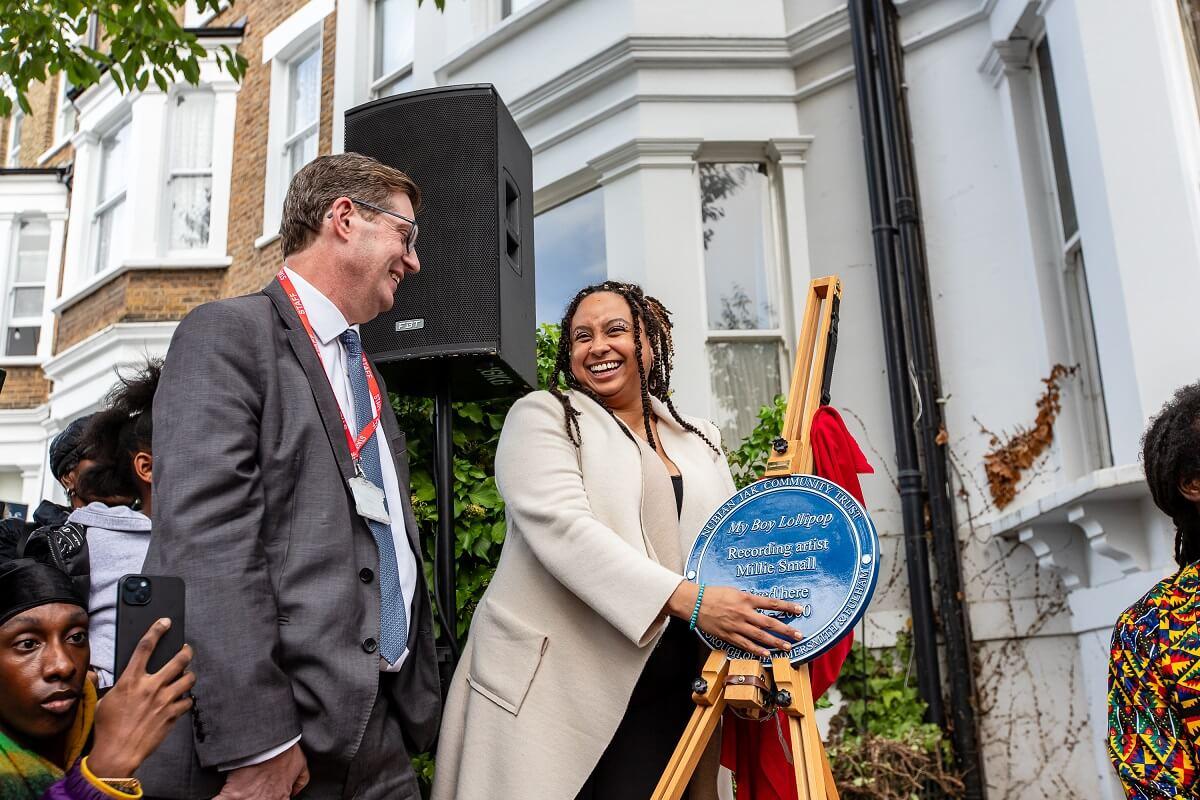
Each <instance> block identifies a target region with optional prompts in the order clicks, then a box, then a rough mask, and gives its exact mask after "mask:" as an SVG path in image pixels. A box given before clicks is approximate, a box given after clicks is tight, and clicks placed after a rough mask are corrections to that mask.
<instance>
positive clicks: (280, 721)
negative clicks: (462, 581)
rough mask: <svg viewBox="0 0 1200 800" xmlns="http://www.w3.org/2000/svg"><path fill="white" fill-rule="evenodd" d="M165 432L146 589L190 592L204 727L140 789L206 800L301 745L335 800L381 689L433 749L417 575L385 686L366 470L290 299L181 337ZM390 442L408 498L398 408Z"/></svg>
mask: <svg viewBox="0 0 1200 800" xmlns="http://www.w3.org/2000/svg"><path fill="white" fill-rule="evenodd" d="M376 373H377V376H378V371H376ZM379 380H380V385H381V386H383V379H382V377H380V379H379ZM384 390H385V392H386V387H384ZM154 428H155V430H154V506H153V519H154V533H153V537H152V540H151V544H150V551H149V554H148V556H147V560H146V565H145V572H146V573H147V574H151V575H153V574H161V575H179V576H181V577H182V578H183V579H184V581H185V582H186V585H187V619H186V623H187V640H188V641H189V642H190V643H191V644H192V646H193V647H194V648H195V650H196V657H195V662H194V665H193V669H194V671H195V672H196V676H197V684H196V689H195V692H194V693H195V696H196V700H197V706H198V708H199V724H192V723H191V722H189V721H188V720H187V719H186V718H185V719H184V720H181V724H180V725H178V726H177V727H176V729H175V730H174V731H173V733H172V736H171V737H170V738H169V739H168V742H167V743H166V744H165V745H164V747H163V748H162V751H161V752H160V754H159V755H157V756H156V757H155V758H153V759H152V760H151V761H150V762H148V763H147V764H146V766H145V767H144V768H143V770H142V771H141V772H140V773H139V776H140V777H142V779H143V781H144V782H146V784H147V787H146V790H147V793H148V794H151V795H161V796H169V797H204V796H210V795H211V794H212V793H213V792H214V791H215V790H216V789H217V788H219V786H220V780H219V778H218V776H217V774H216V773H215V771H214V769H213V768H214V767H215V766H216V765H219V764H224V763H228V762H231V761H235V760H239V759H242V758H246V757H249V756H253V755H255V754H258V753H262V752H264V751H267V750H269V749H271V748H273V747H276V746H278V745H280V744H282V743H284V742H286V741H288V740H290V739H292V738H295V737H296V736H297V735H300V734H302V735H303V738H302V741H301V747H302V748H303V751H304V753H305V756H306V757H307V759H308V766H309V770H310V772H311V773H312V780H313V787H314V789H316V788H317V787H318V786H324V787H326V788H325V789H323V790H320V791H317V792H315V793H316V794H318V795H321V796H323V795H324V794H325V793H326V791H328V792H330V793H335V794H338V795H339V796H340V792H337V786H338V785H339V782H344V781H345V775H346V770H347V768H348V766H349V764H350V763H351V762H352V761H353V760H354V759H355V758H356V756H360V757H362V756H364V755H366V754H363V753H359V752H358V751H359V747H360V744H362V742H363V741H364V738H363V735H364V730H365V728H366V725H367V719H368V717H369V716H370V713H371V709H372V706H373V704H374V702H375V699H376V695H377V692H378V691H379V689H380V687H381V686H385V687H388V688H389V690H390V691H391V693H392V700H393V703H392V708H394V709H397V713H398V714H399V717H400V719H399V722H400V726H401V729H402V730H403V731H404V735H405V738H406V739H407V746H408V747H409V749H410V752H418V751H420V750H424V749H427V748H428V747H429V746H430V745H431V744H432V741H433V739H434V737H435V736H436V733H437V726H438V714H439V702H440V691H439V686H438V674H437V666H436V660H435V654H434V645H433V637H432V618H431V611H430V604H429V599H428V592H427V590H426V586H425V580H424V576H423V571H422V570H420V569H418V585H417V592H416V597H415V598H413V600H412V604H413V606H412V615H411V619H410V632H409V640H408V647H409V650H410V652H409V656H408V659H407V661H406V662H405V665H404V667H403V669H402V670H401V671H400V673H399V674H398V675H397V676H395V677H394V678H391V677H389V678H388V679H387V680H385V681H381V679H380V675H381V674H380V672H379V654H378V653H377V652H375V649H374V647H373V646H372V644H371V642H369V641H368V640H375V639H378V637H379V582H378V579H377V578H376V577H374V575H373V573H377V572H378V561H379V557H378V551H377V550H376V545H375V541H374V539H373V538H372V536H371V533H370V530H369V528H368V527H367V525H366V524H365V523H364V522H363V520H362V518H361V517H359V516H358V514H356V513H355V511H354V505H353V500H352V498H351V497H350V494H349V491H348V489H347V486H346V480H347V479H348V478H350V477H352V476H353V475H354V466H353V462H352V461H351V458H350V452H349V448H348V447H347V445H346V438H345V434H344V433H343V428H342V423H341V417H340V416H339V413H338V406H337V400H336V399H335V398H334V395H333V391H332V389H331V388H330V386H329V382H328V380H327V378H326V377H325V373H324V371H323V370H322V368H321V363H320V361H319V360H318V358H317V356H316V354H315V352H314V351H313V348H312V344H311V343H310V342H309V339H308V335H307V334H306V333H305V331H304V328H303V327H302V326H301V324H300V320H299V317H298V316H297V315H296V313H295V310H294V309H293V308H292V306H291V304H290V303H289V302H288V300H287V298H286V296H285V295H284V293H283V290H282V288H281V287H280V286H279V284H278V282H276V281H272V282H271V284H270V285H268V286H267V287H266V288H265V289H264V290H263V291H262V292H261V293H259V294H255V295H247V296H245V297H238V298H233V299H228V300H219V301H216V302H213V303H207V304H205V305H203V306H200V307H199V308H197V309H195V310H194V311H192V312H191V313H190V314H188V316H187V317H186V318H185V319H184V320H183V321H182V322H181V323H180V324H179V327H178V329H177V330H176V332H175V335H174V337H173V339H172V341H171V346H170V349H169V352H168V354H167V359H166V365H165V368H164V370H163V374H162V380H161V383H160V384H159V387H158V391H157V394H156V396H155V399H154ZM382 432H383V433H384V434H385V436H386V440H387V444H388V445H390V446H391V448H392V457H393V459H394V460H395V464H396V474H397V477H398V479H399V481H400V483H401V484H402V486H406V485H407V483H408V458H407V448H406V444H405V438H404V433H403V432H401V431H400V430H399V428H398V426H397V424H396V418H395V415H394V414H393V413H392V411H391V408H390V406H388V405H387V404H386V403H385V404H384V410H383V424H382ZM401 495H402V496H403V498H404V503H403V505H404V508H403V514H404V521H405V525H406V527H407V530H408V535H409V540H410V545H411V546H412V550H413V553H414V554H415V555H416V558H417V562H418V564H420V562H421V548H420V543H419V540H418V536H417V525H416V521H415V520H414V518H413V513H412V507H411V504H410V502H409V499H408V492H407V491H402V492H401ZM366 570H370V573H368V572H367V571H366Z"/></svg>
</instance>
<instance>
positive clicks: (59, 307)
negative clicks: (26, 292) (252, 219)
mask: <svg viewBox="0 0 1200 800" xmlns="http://www.w3.org/2000/svg"><path fill="white" fill-rule="evenodd" d="M232 263H233V259H232V258H231V257H229V256H217V255H194V256H171V257H167V258H131V259H127V260H125V261H124V262H122V263H121V264H120V266H117V267H115V268H113V269H110V270H107V271H105V272H101V273H100V274H99V275H94V276H92V278H91V279H89V280H88V281H87V282H86V283H84V284H83V285H82V286H80V287H79V288H78V289H75V290H74V291H72V292H69V293H67V294H65V295H63V296H62V297H60V298H59V299H58V300H57V301H56V302H55V303H54V305H53V306H51V307H50V310H51V311H53V312H54V313H55V314H61V313H62V312H63V311H65V310H67V309H68V308H70V307H71V306H73V305H75V303H77V302H79V301H80V300H82V299H83V298H85V297H87V296H88V295H90V294H92V292H94V291H96V290H97V289H99V288H100V287H101V286H105V285H107V284H108V283H111V282H112V281H113V280H115V279H117V278H119V277H120V276H122V275H124V274H125V273H126V272H132V271H135V270H146V269H182V270H188V269H225V268H226V267H228V266H229V265H230V264H232Z"/></svg>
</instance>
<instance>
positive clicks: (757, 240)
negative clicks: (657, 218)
mask: <svg viewBox="0 0 1200 800" xmlns="http://www.w3.org/2000/svg"><path fill="white" fill-rule="evenodd" d="M768 191H769V187H768V181H767V176H766V174H765V172H764V171H763V167H762V165H760V164H701V165H700V209H701V221H702V223H703V225H704V274H705V281H706V285H707V287H708V327H709V329H710V330H763V329H773V328H777V327H779V319H778V302H777V296H776V295H777V293H776V292H775V287H774V281H773V280H772V277H773V268H774V260H775V253H774V247H773V242H774V238H773V236H772V235H771V228H770V219H771V216H770V203H769V195H768Z"/></svg>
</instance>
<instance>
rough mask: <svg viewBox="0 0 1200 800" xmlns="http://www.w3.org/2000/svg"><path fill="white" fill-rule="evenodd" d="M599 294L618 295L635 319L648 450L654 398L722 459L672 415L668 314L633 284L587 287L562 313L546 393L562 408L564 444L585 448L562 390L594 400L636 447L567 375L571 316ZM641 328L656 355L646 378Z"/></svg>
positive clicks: (575, 413)
mask: <svg viewBox="0 0 1200 800" xmlns="http://www.w3.org/2000/svg"><path fill="white" fill-rule="evenodd" d="M597 292H612V293H613V294H618V295H620V296H621V297H623V298H625V302H626V303H628V304H629V312H630V315H631V316H632V317H633V342H634V355H635V360H636V362H637V369H638V380H639V381H640V382H641V386H642V422H643V424H644V425H645V426H646V442H647V443H648V444H649V445H650V447H651V448H652V449H655V443H654V431H653V430H652V428H651V425H650V420H651V417H652V416H653V412H652V409H651V405H650V398H651V397H656V398H658V399H659V400H661V401H662V402H663V404H664V405H666V407H667V410H668V411H670V412H671V417H672V418H673V419H674V420H675V421H676V422H678V423H679V425H680V426H681V427H682V428H683V429H684V430H685V431H688V432H689V433H693V434H695V435H696V436H699V437H700V439H701V440H703V441H704V443H705V444H707V445H708V446H709V447H710V448H712V450H713V452H714V453H717V454H720V452H721V451H720V450H718V449H717V447H716V445H714V444H713V443H712V442H711V441H709V439H708V437H707V436H705V435H704V434H703V433H701V432H700V430H699V429H697V428H696V426H694V425H692V424H691V423H689V422H685V421H684V419H683V417H681V416H680V415H679V412H678V411H676V410H675V404H674V403H673V402H672V401H671V357H672V356H673V355H674V354H675V344H674V342H673V341H672V339H671V327H672V325H671V319H670V315H671V312H670V311H667V308H666V306H664V305H663V304H662V303H661V302H659V301H658V300H657V299H656V298H654V297H650V296H649V295H647V294H645V293H644V292H643V291H642V287H640V286H638V285H637V284H633V283H622V282H620V281H605V282H604V283H596V284H593V285H591V286H585V287H584V288H582V289H580V290H579V293H578V294H576V295H575V297H573V298H572V299H571V302H570V303H568V304H567V309H566V311H565V312H564V313H563V318H562V322H561V323H560V331H561V335H560V336H559V339H558V354H557V356H556V358H555V361H554V371H553V372H552V373H551V375H550V381H549V389H550V393H551V394H552V395H554V396H555V397H556V398H557V399H558V402H559V403H561V404H562V407H563V418H564V425H565V426H566V429H567V438H568V439H569V440H570V441H571V443H572V444H574V445H575V446H576V447H579V446H580V445H581V444H582V443H583V436H582V434H581V433H580V430H579V410H578V409H576V408H575V407H574V406H573V405H571V398H569V397H567V395H566V393H564V392H563V391H562V389H561V385H562V384H565V385H566V386H567V387H568V388H570V389H574V390H575V391H577V392H580V393H581V394H584V395H587V396H588V397H590V398H591V399H592V400H594V401H595V402H596V403H597V404H598V405H599V406H600V407H601V408H603V409H604V410H605V411H607V412H608V415H609V416H610V417H612V418H613V420H616V421H617V425H618V426H619V427H620V429H621V431H622V432H623V433H624V434H625V435H626V436H627V437H628V438H629V440H630V441H631V442H634V444H637V442H636V440H634V438H633V434H631V433H630V432H629V429H628V428H627V427H625V425H623V424H621V423H620V421H619V420H617V416H616V414H614V413H613V412H612V409H610V408H609V407H608V406H607V405H606V404H605V402H604V400H603V399H601V398H600V396H599V395H597V394H596V393H595V392H593V391H592V390H591V389H589V388H587V387H586V386H584V385H583V384H581V383H580V382H579V380H578V379H577V378H576V377H575V375H574V373H572V372H571V333H570V327H571V320H572V319H573V318H574V317H575V312H576V311H577V310H578V309H579V304H580V303H581V302H583V299H584V298H585V297H588V296H589V295H593V294H596V293H597ZM643 328H645V331H646V339H647V341H648V342H649V343H650V352H651V353H652V354H653V355H654V358H653V359H652V360H651V364H650V369H649V372H647V370H646V367H645V365H644V364H643V362H642V329H643Z"/></svg>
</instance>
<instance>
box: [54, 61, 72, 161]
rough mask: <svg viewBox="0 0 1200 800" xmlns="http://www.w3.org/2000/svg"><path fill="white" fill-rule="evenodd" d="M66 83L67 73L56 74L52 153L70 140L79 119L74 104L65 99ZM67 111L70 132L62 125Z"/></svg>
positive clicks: (67, 81)
mask: <svg viewBox="0 0 1200 800" xmlns="http://www.w3.org/2000/svg"><path fill="white" fill-rule="evenodd" d="M68 83H70V80H69V79H68V78H67V73H66V72H60V73H59V74H58V101H57V103H56V104H55V108H54V144H53V145H51V146H50V150H51V151H52V152H53V151H54V150H57V149H58V148H60V147H62V146H63V145H64V144H66V142H67V140H69V139H70V138H71V134H73V133H75V131H74V127H75V126H74V123H75V122H77V121H78V119H79V112H78V111H77V110H76V109H75V104H74V103H73V102H72V101H71V98H69V97H67V92H68V89H67V84H68ZM68 109H70V112H71V121H72V126H71V127H72V130H66V125H64V124H63V123H64V117H65V116H66V112H67V110H68Z"/></svg>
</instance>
